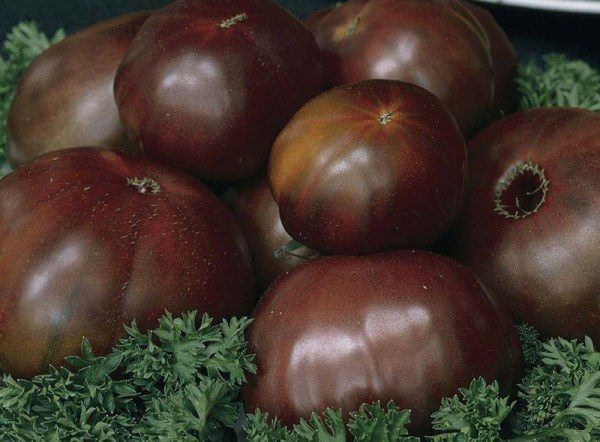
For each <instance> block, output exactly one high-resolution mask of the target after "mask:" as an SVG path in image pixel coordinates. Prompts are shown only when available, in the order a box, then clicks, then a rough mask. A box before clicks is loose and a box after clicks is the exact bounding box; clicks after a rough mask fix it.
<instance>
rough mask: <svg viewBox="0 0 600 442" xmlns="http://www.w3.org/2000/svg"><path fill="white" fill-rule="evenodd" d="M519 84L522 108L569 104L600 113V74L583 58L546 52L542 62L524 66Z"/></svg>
mask: <svg viewBox="0 0 600 442" xmlns="http://www.w3.org/2000/svg"><path fill="white" fill-rule="evenodd" d="M517 84H518V87H519V91H520V92H521V108H522V109H529V108H534V107H557V106H566V107H579V108H583V109H589V110H592V111H596V112H600V73H599V72H598V71H597V70H595V69H594V68H592V67H591V66H590V65H589V64H587V63H586V62H584V61H582V60H569V59H568V58H567V57H566V56H565V55H563V54H549V55H546V56H545V57H543V59H542V63H541V65H539V64H538V63H536V62H533V61H532V62H530V63H528V64H526V65H521V66H520V67H519V78H518V79H517Z"/></svg>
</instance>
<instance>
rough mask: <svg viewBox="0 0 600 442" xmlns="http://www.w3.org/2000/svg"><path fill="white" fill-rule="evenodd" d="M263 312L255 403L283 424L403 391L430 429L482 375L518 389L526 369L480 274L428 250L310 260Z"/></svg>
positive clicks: (279, 285)
mask: <svg viewBox="0 0 600 442" xmlns="http://www.w3.org/2000/svg"><path fill="white" fill-rule="evenodd" d="M254 317H255V320H254V323H253V324H252V326H251V328H250V331H249V335H248V340H249V349H250V351H251V352H252V353H254V354H256V363H257V366H258V372H257V373H258V374H257V375H254V376H252V377H251V378H250V379H249V383H248V385H247V386H246V388H245V390H244V403H245V405H246V410H248V411H253V410H254V409H255V408H256V407H260V409H261V410H262V411H264V412H268V413H269V414H270V415H271V416H277V417H279V418H280V419H281V420H282V422H283V423H284V424H285V425H292V424H295V423H297V422H298V420H299V419H300V418H307V417H309V416H310V413H311V412H313V411H316V412H320V411H323V410H324V409H325V408H326V407H330V408H340V407H341V408H342V409H343V410H344V413H345V416H348V413H349V412H351V411H354V410H356V409H358V407H359V406H360V404H362V403H364V402H367V403H370V402H373V401H376V400H380V401H382V402H383V403H385V402H387V401H388V400H392V399H393V400H394V401H395V402H396V403H397V404H398V406H399V407H400V408H407V409H410V410H412V418H411V420H412V427H413V428H412V429H413V430H414V431H416V432H419V433H423V432H425V431H427V429H428V426H429V416H430V414H431V413H432V412H433V411H434V410H436V409H437V408H438V407H439V405H440V400H441V399H442V398H444V397H448V396H451V395H453V394H455V393H457V390H458V388H460V387H464V386H467V385H468V384H469V383H470V382H471V380H472V379H473V378H475V377H478V376H482V377H484V378H485V379H487V380H488V381H492V380H495V379H497V380H498V381H499V383H500V385H501V386H502V387H504V389H505V391H510V390H511V389H512V386H513V385H514V383H515V382H516V381H517V379H518V374H519V371H520V364H521V354H520V344H519V340H518V337H517V335H516V331H515V327H514V326H513V324H512V322H511V320H510V317H509V316H508V315H507V314H506V313H505V312H503V311H502V310H500V309H499V308H498V307H497V306H496V304H495V303H494V301H493V300H492V299H491V298H490V297H488V295H487V294H486V292H485V291H484V289H483V288H482V286H481V285H480V284H479V283H478V282H477V280H476V279H475V276H474V275H473V274H472V272H471V271H469V270H467V269H466V268H465V267H462V266H459V265H457V264H456V263H454V262H453V261H451V260H450V259H448V258H444V257H442V256H439V255H434V254H432V253H429V252H423V251H400V252H388V253H383V254H376V255H368V256H362V257H356V256H340V257H327V258H320V259H317V260H315V261H311V262H309V263H307V264H305V265H303V266H300V267H297V268H295V269H294V270H292V271H291V272H290V273H288V274H287V275H285V276H283V277H281V278H279V279H278V280H276V281H275V282H274V283H273V284H272V285H271V287H270V288H269V290H268V291H267V293H266V294H265V296H263V298H262V299H261V301H260V302H259V304H258V307H257V309H256V310H255V312H254Z"/></svg>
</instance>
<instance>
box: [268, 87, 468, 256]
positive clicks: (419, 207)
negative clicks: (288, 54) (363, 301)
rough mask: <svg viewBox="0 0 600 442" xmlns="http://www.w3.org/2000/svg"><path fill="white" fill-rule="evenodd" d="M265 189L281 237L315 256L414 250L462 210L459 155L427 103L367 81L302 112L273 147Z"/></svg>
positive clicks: (416, 91) (431, 101)
mask: <svg viewBox="0 0 600 442" xmlns="http://www.w3.org/2000/svg"><path fill="white" fill-rule="evenodd" d="M269 180H270V183H271V189H272V191H273V195H274V197H275V201H276V202H277V204H278V205H279V212H280V215H281V220H282V222H283V225H284V226H285V229H286V230H287V232H288V233H289V234H290V235H291V236H292V237H293V238H295V239H296V240H298V241H300V242H301V243H302V244H305V245H306V246H308V247H310V248H312V249H314V250H319V251H323V252H326V253H342V254H356V253H370V252H376V251H383V250H391V249H397V248H402V247H409V246H414V247H421V246H426V245H429V244H431V243H432V242H434V241H435V240H436V239H437V238H438V237H439V236H440V235H441V234H442V233H443V232H444V231H445V230H446V229H447V228H448V227H449V226H450V225H451V223H452V222H453V221H454V220H455V219H456V218H457V217H458V215H459V213H460V211H461V209H462V206H463V202H464V201H463V200H464V193H465V187H466V148H465V143H464V140H463V137H462V135H461V133H460V130H459V129H458V127H457V125H456V122H455V121H454V119H453V118H452V116H451V115H450V114H449V113H448V111H447V110H446V108H445V107H444V106H443V105H442V103H441V102H440V100H438V99H437V98H436V97H435V96H434V95H433V94H431V93H429V92H427V91H426V90H424V89H422V88H420V87H418V86H415V85H411V84H409V83H403V82H398V81H391V80H370V81H365V82H361V83H355V84H350V85H344V86H340V87H337V88H335V89H332V90H330V91H328V92H325V93H324V94H322V95H320V96H319V97H317V98H315V99H314V100H312V101H310V102H309V103H308V104H306V105H305V106H304V107H303V108H302V109H301V110H300V111H299V112H298V113H297V114H296V115H295V116H294V118H293V119H292V120H291V121H290V123H289V124H288V125H287V126H286V127H285V129H284V130H283V132H282V133H281V134H280V135H279V137H278V138H277V141H276V142H275V145H274V146H273V150H272V153H271V158H270V162H269Z"/></svg>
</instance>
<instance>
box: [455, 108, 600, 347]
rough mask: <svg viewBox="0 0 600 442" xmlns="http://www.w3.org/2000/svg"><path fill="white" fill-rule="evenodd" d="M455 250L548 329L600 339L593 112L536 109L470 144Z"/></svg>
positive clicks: (598, 170)
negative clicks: (467, 185)
mask: <svg viewBox="0 0 600 442" xmlns="http://www.w3.org/2000/svg"><path fill="white" fill-rule="evenodd" d="M469 154H470V189H469V196H468V202H467V205H466V209H465V213H464V215H463V217H462V220H461V222H460V223H459V226H458V227H457V229H456V232H455V234H454V235H453V247H454V253H455V254H456V255H457V256H458V257H459V258H460V259H461V260H463V261H464V262H465V263H467V264H468V265H469V266H470V267H471V268H472V269H473V270H474V271H475V273H477V275H478V276H479V278H480V279H481V281H482V282H483V283H484V284H485V285H486V286H487V287H488V288H489V289H490V290H491V291H492V292H493V293H495V294H496V295H497V297H498V299H499V300H500V301H502V302H503V303H504V304H506V306H507V307H508V308H509V309H510V311H511V313H512V314H513V316H514V319H515V320H516V321H519V322H525V323H528V324H531V325H533V326H534V327H535V328H536V329H537V330H539V331H540V332H542V333H543V334H544V335H545V336H552V337H555V336H562V337H565V338H583V337H584V336H585V335H588V336H590V337H591V338H592V339H593V340H594V341H596V342H598V341H600V272H599V271H598V270H599V269H600V178H599V177H600V116H599V115H598V114H596V113H593V112H590V111H586V110H579V109H567V108H551V109H536V110H529V111H525V112H521V113H518V114H515V115H512V116H510V117H508V118H505V119H503V120H500V121H498V122H496V123H494V124H492V125H491V126H489V127H487V128H486V129H484V130H483V131H481V132H480V133H479V134H478V135H477V136H476V137H475V138H474V139H473V140H472V141H471V142H470V143H469Z"/></svg>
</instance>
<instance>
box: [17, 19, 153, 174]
mask: <svg viewBox="0 0 600 442" xmlns="http://www.w3.org/2000/svg"><path fill="white" fill-rule="evenodd" d="M149 15H150V13H149V12H141V13H135V14H129V15H124V16H122V17H117V18H114V19H111V20H108V21H104V22H101V23H98V24H96V25H94V26H91V27H89V28H87V29H84V30H83V31H80V32H78V33H76V34H73V35H70V36H68V37H67V38H66V39H65V40H63V41H61V42H59V43H57V44H55V45H54V46H52V47H51V48H49V49H48V50H47V51H45V52H44V53H43V54H41V55H40V56H39V57H37V58H36V59H35V60H34V61H33V63H32V64H31V65H30V66H29V67H28V68H27V70H26V71H25V73H24V74H23V77H22V78H21V80H20V82H19V86H18V88H17V91H16V94H15V97H14V99H13V102H12V105H11V108H10V113H9V117H8V122H7V131H8V136H7V138H8V140H7V142H8V143H7V152H8V158H9V161H10V163H11V164H12V165H13V166H20V165H21V164H24V163H26V162H29V161H31V160H33V159H34V158H36V157H38V156H40V155H42V154H44V153H47V152H51V151H56V150H60V149H67V148H72V147H77V146H102V147H108V148H115V149H120V150H124V151H128V152H134V151H137V150H138V149H137V146H136V145H135V143H134V142H133V141H131V140H130V139H129V137H128V136H127V133H126V131H125V128H124V127H123V124H122V123H121V120H120V118H119V111H118V110H117V105H116V103H115V99H114V94H113V83H114V80H115V75H116V73H117V68H118V67H119V65H120V63H121V60H122V58H123V55H124V54H125V51H126V50H127V48H128V47H129V45H130V44H131V42H132V41H133V38H134V37H135V34H136V33H137V31H138V30H139V28H140V26H141V25H142V24H143V23H144V21H146V19H147V18H148V17H149Z"/></svg>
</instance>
